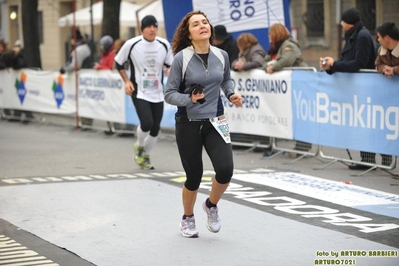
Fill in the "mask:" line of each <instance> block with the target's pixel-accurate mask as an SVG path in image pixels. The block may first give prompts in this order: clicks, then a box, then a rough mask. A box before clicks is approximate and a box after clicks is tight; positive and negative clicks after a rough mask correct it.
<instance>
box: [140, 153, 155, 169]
mask: <svg viewBox="0 0 399 266" xmlns="http://www.w3.org/2000/svg"><path fill="white" fill-rule="evenodd" d="M142 158H143V162H142V163H140V164H139V165H140V167H141V169H148V170H153V169H155V168H154V166H152V164H151V162H150V156H149V155H143V157H142Z"/></svg>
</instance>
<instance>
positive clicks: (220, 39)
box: [214, 25, 240, 66]
mask: <svg viewBox="0 0 399 266" xmlns="http://www.w3.org/2000/svg"><path fill="white" fill-rule="evenodd" d="M214 32H215V39H214V44H215V46H216V47H218V48H220V49H222V50H224V51H226V52H227V54H228V55H229V62H230V63H229V64H228V65H229V66H230V64H231V62H233V61H234V60H236V59H237V58H238V54H239V52H240V50H239V49H238V46H237V42H236V41H235V40H234V38H233V36H232V35H231V33H229V32H227V30H226V27H225V26H223V25H217V26H215V27H214Z"/></svg>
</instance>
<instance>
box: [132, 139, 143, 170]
mask: <svg viewBox="0 0 399 266" xmlns="http://www.w3.org/2000/svg"><path fill="white" fill-rule="evenodd" d="M133 149H134V156H133V158H134V160H135V161H136V163H137V164H138V165H142V164H143V163H144V147H140V146H139V144H138V143H137V142H136V143H134V145H133Z"/></svg>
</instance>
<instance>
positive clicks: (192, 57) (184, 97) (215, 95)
mask: <svg viewBox="0 0 399 266" xmlns="http://www.w3.org/2000/svg"><path fill="white" fill-rule="evenodd" d="M183 61H185V63H183ZM185 67H186V68H185ZM183 68H185V71H184V70H183ZM183 72H185V82H184V85H183V86H184V88H183V89H184V91H182V92H181V91H180V90H179V87H180V84H181V82H182V80H183V78H184V73H183ZM191 84H200V85H202V86H203V87H204V88H205V89H204V94H205V102H204V103H203V104H200V103H198V102H197V103H195V104H194V103H192V101H191V98H190V94H189V93H190V85H191ZM220 89H222V91H223V92H224V94H225V95H226V97H227V98H229V97H230V96H231V95H232V94H234V82H233V80H232V79H231V76H230V66H229V60H228V55H227V53H226V52H225V51H223V50H221V49H219V48H217V47H214V46H211V47H210V51H209V55H208V61H207V62H203V61H202V59H201V58H200V56H199V55H198V54H197V53H196V52H195V51H194V48H193V47H192V46H190V47H187V48H185V49H183V50H182V51H180V52H178V53H177V54H176V55H175V58H174V60H173V63H172V66H171V69H170V73H169V76H168V81H167V83H166V89H165V101H166V102H167V103H169V104H172V105H176V106H177V107H178V111H177V113H176V116H177V117H186V118H189V119H207V118H213V117H216V116H219V115H222V114H224V107H223V103H222V99H221V95H220V92H221V90H220Z"/></svg>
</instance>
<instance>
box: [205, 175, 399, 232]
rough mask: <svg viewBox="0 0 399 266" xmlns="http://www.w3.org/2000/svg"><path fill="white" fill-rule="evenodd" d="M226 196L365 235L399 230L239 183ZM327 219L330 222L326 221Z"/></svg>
mask: <svg viewBox="0 0 399 266" xmlns="http://www.w3.org/2000/svg"><path fill="white" fill-rule="evenodd" d="M201 188H202V189H206V190H211V188H212V182H202V183H201ZM225 194H227V195H228V194H230V195H233V196H234V197H235V198H237V199H240V200H244V201H247V202H250V203H253V204H257V205H260V206H263V207H273V208H274V209H275V210H278V211H282V212H285V213H289V214H294V215H300V216H302V217H305V218H314V219H319V220H320V221H322V222H324V223H329V224H332V225H335V226H352V227H355V228H357V229H358V230H359V231H360V232H363V233H373V232H379V231H387V230H392V229H397V228H399V225H398V224H394V223H386V224H376V223H357V222H365V221H372V219H371V218H369V217H364V216H360V215H357V214H353V213H348V212H346V213H340V211H339V210H337V209H333V208H329V207H325V206H318V205H308V204H307V203H306V202H305V201H302V200H298V199H294V198H291V197H287V196H275V197H264V196H268V195H273V193H272V192H269V191H265V190H256V189H255V188H253V187H244V186H243V185H240V184H237V183H230V185H229V187H228V188H227V190H226V192H225ZM326 218H327V219H328V220H326Z"/></svg>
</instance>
